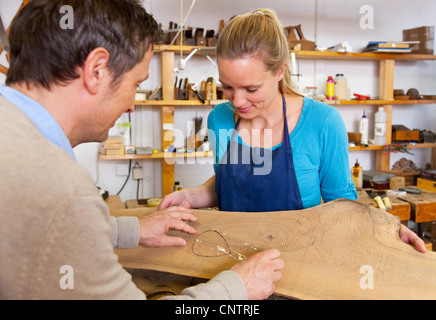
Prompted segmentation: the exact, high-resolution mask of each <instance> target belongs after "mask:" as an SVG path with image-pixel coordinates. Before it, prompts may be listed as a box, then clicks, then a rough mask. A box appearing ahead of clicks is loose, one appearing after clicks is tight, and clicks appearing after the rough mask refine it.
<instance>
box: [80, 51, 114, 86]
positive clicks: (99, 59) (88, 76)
mask: <svg viewBox="0 0 436 320" xmlns="http://www.w3.org/2000/svg"><path fill="white" fill-rule="evenodd" d="M108 63H109V52H108V51H107V50H106V49H105V48H101V47H99V48H95V49H94V50H92V51H91V52H90V53H89V55H88V57H87V58H86V60H85V63H84V65H83V70H82V71H83V84H84V85H85V87H86V89H87V90H88V91H89V92H90V93H91V94H97V92H98V90H99V89H100V87H101V85H102V84H103V82H104V81H105V80H107V78H106V77H110V73H109V69H108Z"/></svg>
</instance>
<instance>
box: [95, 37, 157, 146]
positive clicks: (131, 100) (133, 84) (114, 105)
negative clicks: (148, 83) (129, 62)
mask: <svg viewBox="0 0 436 320" xmlns="http://www.w3.org/2000/svg"><path fill="white" fill-rule="evenodd" d="M152 56H153V49H152V47H151V46H150V49H149V50H148V51H147V52H146V53H145V55H144V58H143V60H142V61H141V62H139V63H138V64H137V65H136V66H135V67H133V69H131V70H130V71H128V72H126V73H125V74H124V75H123V78H122V79H121V82H120V83H119V84H118V85H117V86H116V87H115V88H114V87H113V86H112V85H108V86H107V90H106V93H105V96H104V98H103V99H102V103H101V104H100V105H99V107H98V111H97V113H98V114H97V115H96V116H95V119H94V124H93V127H94V135H95V136H94V137H91V138H93V139H92V141H99V142H102V141H105V140H106V139H107V137H108V132H109V129H111V128H112V127H113V126H114V125H115V122H116V121H117V120H118V119H119V118H120V117H121V115H122V114H123V113H124V112H127V113H131V112H133V111H134V108H135V92H136V89H137V87H138V85H139V84H140V83H141V82H143V81H145V80H146V79H147V78H148V76H149V66H150V61H151V58H152Z"/></svg>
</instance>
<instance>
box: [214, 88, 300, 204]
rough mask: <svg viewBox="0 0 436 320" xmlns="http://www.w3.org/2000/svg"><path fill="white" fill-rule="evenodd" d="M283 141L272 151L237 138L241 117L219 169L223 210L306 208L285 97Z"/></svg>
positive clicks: (219, 192) (217, 184)
mask: <svg viewBox="0 0 436 320" xmlns="http://www.w3.org/2000/svg"><path fill="white" fill-rule="evenodd" d="M283 114H284V119H285V120H284V130H283V143H282V145H281V146H280V147H278V148H276V149H274V150H271V149H264V148H251V147H249V146H246V145H244V144H241V143H238V142H237V141H234V137H235V133H236V131H237V130H238V126H239V120H238V121H237V123H236V125H235V129H234V130H233V133H232V137H231V139H230V141H229V143H228V144H227V151H226V153H225V154H224V156H223V157H222V158H221V161H220V164H219V165H218V169H217V172H216V181H215V192H216V194H217V197H218V205H219V208H220V210H222V211H241V212H264V211H282V210H300V209H303V202H302V200H301V195H300V190H299V188H298V182H297V176H296V174H295V168H294V162H293V158H292V147H291V143H290V141H289V131H288V122H287V119H286V100H285V97H284V96H283Z"/></svg>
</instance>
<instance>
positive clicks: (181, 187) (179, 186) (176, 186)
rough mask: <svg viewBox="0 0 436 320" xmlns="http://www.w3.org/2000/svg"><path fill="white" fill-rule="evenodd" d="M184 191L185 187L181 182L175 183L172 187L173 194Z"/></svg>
mask: <svg viewBox="0 0 436 320" xmlns="http://www.w3.org/2000/svg"><path fill="white" fill-rule="evenodd" d="M182 190H183V186H182V185H181V184H180V182H179V181H176V182H174V185H173V186H172V187H171V191H172V192H175V191H182Z"/></svg>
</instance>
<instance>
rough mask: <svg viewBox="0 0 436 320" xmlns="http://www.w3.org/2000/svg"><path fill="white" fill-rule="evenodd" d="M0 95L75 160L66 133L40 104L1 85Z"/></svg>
mask: <svg viewBox="0 0 436 320" xmlns="http://www.w3.org/2000/svg"><path fill="white" fill-rule="evenodd" d="M0 95H1V96H3V97H4V98H6V99H7V100H9V101H10V102H12V103H13V104H15V105H16V106H17V107H18V108H20V109H21V111H23V112H24V113H25V114H26V116H27V117H28V118H29V119H30V120H31V121H32V122H33V123H34V124H35V125H36V126H37V127H38V129H39V131H40V132H41V133H42V135H43V136H44V137H46V139H47V140H49V141H50V142H51V143H53V144H55V145H57V146H58V147H60V148H62V149H63V150H65V151H66V152H67V153H68V154H69V155H70V156H71V157H72V158H73V159H76V158H75V155H74V152H73V148H72V147H71V143H70V141H69V140H68V138H67V136H66V135H65V132H64V131H63V129H62V128H61V126H60V125H59V123H58V122H57V121H56V120H55V118H53V116H52V115H51V114H50V113H49V112H48V111H47V110H46V109H45V108H44V107H43V106H42V105H41V104H39V103H38V102H36V101H35V100H33V99H32V98H30V97H28V96H26V95H25V94H22V93H21V92H19V91H17V90H15V89H13V88H11V87H8V86H4V85H0Z"/></svg>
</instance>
